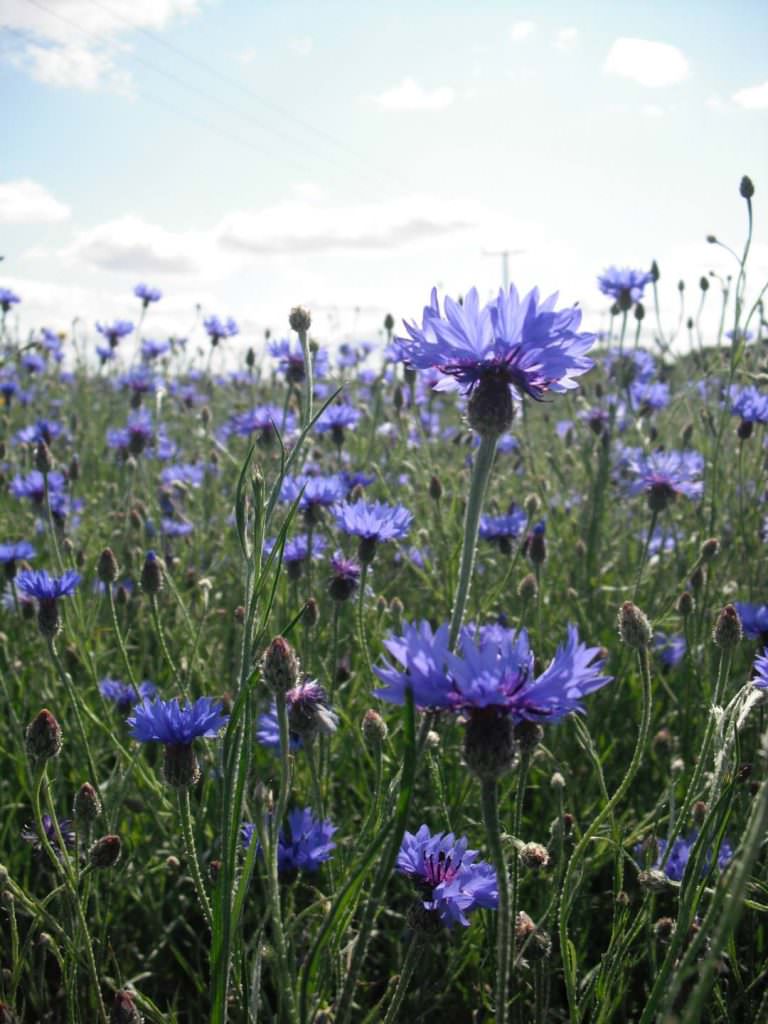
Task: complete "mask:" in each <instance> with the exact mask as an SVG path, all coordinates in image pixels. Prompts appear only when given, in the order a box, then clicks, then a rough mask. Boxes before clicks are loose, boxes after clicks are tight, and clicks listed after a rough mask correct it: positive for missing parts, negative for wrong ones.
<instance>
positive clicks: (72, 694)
mask: <svg viewBox="0 0 768 1024" xmlns="http://www.w3.org/2000/svg"><path fill="white" fill-rule="evenodd" d="M48 652H49V654H50V655H51V660H52V661H53V664H54V667H55V668H56V671H57V672H58V674H59V678H60V679H61V681H62V683H63V684H64V688H65V690H66V691H67V696H68V697H69V699H70V701H71V702H72V709H73V711H74V713H75V721H76V723H77V731H78V733H79V734H80V742H81V743H82V744H83V750H84V751H85V756H86V758H87V759H88V771H89V772H90V773H91V779H92V780H93V785H94V786H95V787H96V789H97V791H98V788H99V783H98V778H99V776H98V775H97V773H96V764H95V762H94V760H93V755H92V754H91V748H90V746H89V744H88V739H87V737H86V735H85V726H84V725H83V717H82V715H81V713H80V697H79V695H78V693H77V690H76V689H75V687H74V685H73V683H72V678H71V676H70V675H69V673H68V672H67V671H66V670H65V668H64V666H63V665H62V663H61V658H60V657H59V653H58V651H57V650H56V644H55V642H54V640H53V637H48Z"/></svg>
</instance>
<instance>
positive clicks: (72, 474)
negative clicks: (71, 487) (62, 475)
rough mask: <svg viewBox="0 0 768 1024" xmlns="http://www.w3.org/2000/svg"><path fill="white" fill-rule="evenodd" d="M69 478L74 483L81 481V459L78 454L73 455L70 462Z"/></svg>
mask: <svg viewBox="0 0 768 1024" xmlns="http://www.w3.org/2000/svg"><path fill="white" fill-rule="evenodd" d="M67 476H68V478H69V479H70V480H71V481H72V482H73V483H74V482H76V481H78V480H79V479H80V458H79V456H78V455H77V454H75V455H73V456H72V458H71V459H70V461H69V468H68V470H67Z"/></svg>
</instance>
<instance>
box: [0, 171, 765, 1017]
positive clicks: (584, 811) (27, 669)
mask: <svg viewBox="0 0 768 1024" xmlns="http://www.w3.org/2000/svg"><path fill="white" fill-rule="evenodd" d="M753 193H754V188H753V185H752V183H751V181H750V180H749V179H748V178H744V179H743V180H742V182H741V185H740V196H741V198H740V200H739V201H740V202H743V203H744V204H745V207H746V211H747V214H748V225H749V227H748V232H747V236H746V243H744V244H743V245H742V246H741V248H740V255H736V256H735V257H734V273H733V276H732V277H730V278H719V277H717V276H716V275H712V276H710V277H705V278H702V279H701V281H700V282H699V284H698V295H697V297H696V299H695V300H693V301H691V300H690V299H689V305H691V306H692V307H693V310H694V311H693V313H692V314H691V315H690V317H689V316H688V315H687V314H686V312H685V290H684V288H683V286H682V285H681V286H680V287H679V292H680V302H681V314H680V325H679V330H678V331H677V332H676V336H675V338H674V342H675V344H674V347H673V346H672V341H673V338H672V336H671V334H670V333H668V331H667V330H666V329H665V327H664V325H663V324H662V322H661V319H660V318H659V315H658V310H659V290H660V289H661V288H663V287H665V286H666V282H665V281H664V280H663V279H662V278H661V275H660V271H659V268H658V267H657V266H656V265H655V264H654V265H653V267H652V268H651V270H649V271H647V272H646V271H644V270H637V269H629V268H625V269H621V268H616V267H611V268H609V269H608V270H606V271H605V272H604V273H603V274H602V275H601V276H600V278H599V284H600V288H601V291H602V292H603V293H604V294H605V297H606V304H607V306H608V307H610V310H611V317H610V323H611V329H610V332H608V333H604V334H601V335H598V334H596V333H595V332H594V331H590V330H589V329H588V328H589V325H588V324H586V323H582V316H581V312H580V310H579V308H578V307H564V306H561V305H560V304H559V302H558V299H557V297H556V296H552V297H549V298H546V297H543V296H541V295H539V293H538V292H537V291H533V292H531V293H529V294H527V295H523V294H520V293H518V291H517V290H516V289H515V288H514V286H513V287H511V288H510V289H509V290H508V291H501V292H500V293H499V294H498V296H496V297H495V298H493V299H491V300H490V301H488V302H486V303H483V300H482V299H481V298H480V296H479V294H478V292H477V290H475V289H474V288H472V289H469V290H468V291H467V293H466V294H465V295H464V296H463V298H462V299H461V300H458V299H456V300H455V299H452V298H450V297H447V296H446V297H444V296H441V295H439V294H438V293H437V291H433V293H432V295H431V297H430V298H429V302H428V304H427V305H426V307H425V309H424V311H423V314H422V315H421V316H416V317H413V316H411V317H408V318H407V319H406V320H405V321H404V323H403V325H402V326H400V324H399V322H397V323H396V321H395V320H394V318H392V317H387V319H386V321H385V323H384V325H383V334H382V338H381V340H380V342H379V343H377V344H373V343H367V342H360V343H358V344H352V343H346V344H344V345H342V346H340V347H339V346H337V347H335V348H331V347H328V346H326V345H324V343H323V339H322V338H315V337H314V335H313V328H312V321H311V315H310V312H308V311H306V310H304V309H302V308H299V307H297V308H295V309H293V310H292V311H291V312H290V316H289V319H288V322H287V325H286V327H287V330H286V336H285V337H284V338H281V339H277V340H276V339H265V342H264V344H263V345H262V344H256V343H255V342H254V343H253V344H252V346H251V347H249V348H248V350H247V354H246V355H245V356H244V359H243V361H242V363H241V365H239V366H238V368H237V369H236V370H234V371H230V372H226V373H225V372H223V370H220V369H219V366H220V365H221V364H220V363H219V359H220V358H221V350H222V349H225V348H226V347H227V345H231V344H236V342H235V343H233V342H232V341H231V339H233V338H235V336H237V335H238V333H239V330H238V325H237V323H236V322H235V321H234V320H233V319H232V318H222V317H219V316H209V317H208V318H206V319H205V320H204V322H203V325H202V328H203V330H204V331H205V332H206V334H207V336H208V339H209V353H210V354H209V356H208V357H207V359H206V361H205V362H204V365H203V366H198V365H196V364H195V362H194V360H192V359H191V358H190V356H189V353H188V352H187V349H186V347H185V343H184V341H183V339H180V338H178V337H173V338H169V339H166V340H160V341H158V340H155V339H152V337H151V335H152V308H153V306H154V304H155V303H157V302H161V301H162V294H161V293H160V291H159V290H158V289H156V288H153V287H150V286H148V285H146V284H140V285H137V286H136V288H135V299H134V300H133V301H134V303H135V307H134V316H133V318H132V319H131V320H129V319H126V320H118V321H116V322H113V323H98V324H97V325H96V329H97V331H98V335H99V344H98V346H97V347H96V348H95V351H94V352H92V353H90V354H88V355H86V353H85V350H84V349H83V347H82V345H79V346H75V344H74V341H73V339H72V338H62V337H60V336H59V335H57V334H55V333H53V332H51V331H49V330H45V329H43V330H41V331H39V332H35V333H34V334H33V335H32V336H30V337H21V336H19V335H18V333H17V332H16V331H15V330H14V329H13V322H14V317H13V314H14V313H15V310H16V305H17V303H19V302H20V298H19V296H17V295H15V294H14V293H13V292H11V291H9V290H8V289H0V306H1V307H2V311H3V324H2V332H3V333H2V347H3V362H2V368H0V395H2V398H3V413H2V426H3V454H2V478H1V479H2V498H1V504H0V508H1V509H2V512H1V513H0V514H1V519H0V522H1V523H2V526H1V528H0V562H2V567H3V572H4V588H5V589H4V595H3V601H2V608H1V609H0V694H1V695H2V702H3V716H2V726H0V762H1V764H2V771H1V772H0V799H1V800H2V811H3V813H2V816H1V817H0V891H1V892H2V908H1V909H0V913H1V914H2V936H3V938H2V947H1V948H2V964H1V965H0V966H1V968H2V970H1V972H0V1022H5V1024H9V1022H12V1021H18V1022H25V1021H35V1022H50V1024H54V1022H62V1024H64V1022H66V1024H76V1022H99V1024H106V1022H107V1021H111V1022H113V1024H136V1022H138V1021H141V1020H146V1021H151V1022H156V1024H174V1022H178V1024H182V1022H184V1024H196V1022H202V1021H211V1022H214V1024H224V1022H225V1021H229V1022H232V1024H240V1022H242V1024H250V1022H256V1021H265V1022H269V1021H274V1022H286V1024H311V1022H316V1024H319V1022H327V1024H330V1022H335V1024H363V1022H365V1024H375V1022H387V1024H390V1022H394V1021H400V1020H402V1021H405V1020H407V1021H412V1022H416V1021H423V1022H427V1021H434V1020H438V1019H439V1020H442V1021H444V1022H445V1024H463V1022H477V1024H480V1022H486V1021H488V1022H490V1021H497V1022H500V1024H512V1022H516V1024H524V1022H536V1024H544V1022H570V1024H579V1022H595V1024H610V1022H612V1021H616V1020H626V1021H635V1022H639V1024H651V1022H656V1021H669V1022H671V1021H680V1022H682V1024H698V1022H700V1021H712V1022H733V1021H739V1020H743V1021H765V1020H768V918H766V912H768V859H767V858H766V848H765V839H766V833H767V831H768V790H767V789H766V785H767V783H766V757H768V732H767V731H766V723H765V721H764V719H765V704H764V692H765V690H766V689H768V572H767V571H766V539H767V538H768V505H767V504H766V472H765V471H766V458H767V457H768V451H767V449H766V432H765V431H766V427H765V425H766V423H768V347H766V340H768V335H766V327H767V326H768V325H766V322H765V320H764V315H763V307H762V304H761V301H760V298H759V297H758V299H757V301H755V300H754V299H752V301H751V303H747V301H746V298H745V296H746V294H747V292H746V274H747V263H748V254H749V247H750V243H751V224H752V216H751V214H752V198H753ZM712 242H713V244H718V243H717V241H716V240H715V239H712ZM597 269H599V268H597ZM761 294H762V293H760V295H761ZM425 298H426V296H425ZM713 303H715V304H717V303H720V306H721V310H722V312H721V315H720V328H719V331H718V332H716V333H714V334H710V333H708V332H705V331H704V330H703V329H702V325H701V321H700V318H701V315H702V311H703V309H704V307H705V305H706V304H710V305H711V304H713ZM130 315H131V305H130V303H127V304H126V316H130ZM82 340H83V339H82V338H80V341H82ZM129 353H130V354H129Z"/></svg>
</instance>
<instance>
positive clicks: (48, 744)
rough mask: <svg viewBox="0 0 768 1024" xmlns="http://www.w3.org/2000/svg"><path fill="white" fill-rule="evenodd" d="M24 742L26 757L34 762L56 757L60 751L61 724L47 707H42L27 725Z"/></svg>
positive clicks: (37, 762)
mask: <svg viewBox="0 0 768 1024" xmlns="http://www.w3.org/2000/svg"><path fill="white" fill-rule="evenodd" d="M25 743H26V748H27V757H29V759H30V761H32V762H33V763H34V764H39V763H41V762H44V761H48V760H50V759H51V758H52V757H58V755H59V754H60V753H61V747H62V737H61V726H60V725H59V723H58V722H57V721H56V718H55V717H54V716H53V715H52V714H51V712H50V711H49V710H48V708H43V710H42V711H41V712H40V713H39V714H38V716H37V718H35V719H34V720H33V721H32V722H31V723H30V724H29V725H28V726H27V732H26V738H25Z"/></svg>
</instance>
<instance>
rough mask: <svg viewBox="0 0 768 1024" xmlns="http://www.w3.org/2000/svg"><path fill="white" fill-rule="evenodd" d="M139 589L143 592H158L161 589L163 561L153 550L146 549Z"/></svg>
mask: <svg viewBox="0 0 768 1024" xmlns="http://www.w3.org/2000/svg"><path fill="white" fill-rule="evenodd" d="M141 589H142V590H143V591H144V593H145V594H158V593H159V592H160V591H161V590H162V589H163V563H162V562H161V560H160V559H159V558H158V557H157V555H156V554H155V552H154V551H148V552H147V557H146V558H145V559H144V565H143V567H142V570H141Z"/></svg>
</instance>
